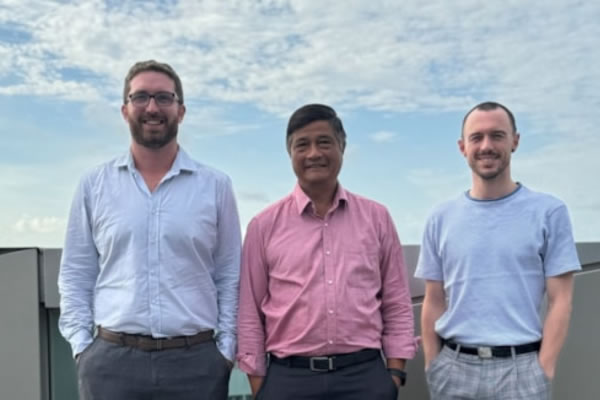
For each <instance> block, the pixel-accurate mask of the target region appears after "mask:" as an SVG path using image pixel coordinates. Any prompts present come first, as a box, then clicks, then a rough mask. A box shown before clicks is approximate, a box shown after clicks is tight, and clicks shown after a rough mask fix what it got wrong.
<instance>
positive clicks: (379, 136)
mask: <svg viewBox="0 0 600 400" xmlns="http://www.w3.org/2000/svg"><path fill="white" fill-rule="evenodd" d="M396 136H398V134H397V133H395V132H390V131H379V132H375V133H372V134H370V135H369V138H371V140H372V141H374V142H375V143H389V142H393V141H394V139H395V138H396Z"/></svg>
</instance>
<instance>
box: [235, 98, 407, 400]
mask: <svg viewBox="0 0 600 400" xmlns="http://www.w3.org/2000/svg"><path fill="white" fill-rule="evenodd" d="M345 147H346V133H345V131H344V127H343V126H342V121H341V120H340V118H339V117H338V116H337V114H336V112H335V110H333V108H331V107H329V106H326V105H322V104H309V105H306V106H304V107H301V108H299V109H298V110H296V111H295V112H294V113H293V114H292V116H291V117H290V120H289V123H288V128H287V151H288V154H289V155H290V159H291V162H292V168H293V170H294V172H295V174H296V176H297V178H298V182H297V184H296V186H295V187H294V190H293V192H292V193H291V194H290V195H288V196H286V197H284V198H283V199H282V200H280V201H278V202H277V203H275V204H273V205H272V206H270V207H268V208H267V209H266V210H264V211H263V212H261V213H260V214H258V215H257V216H256V217H255V218H254V219H253V220H252V221H251V222H250V224H249V225H248V229H247V231H246V239H245V241H244V249H243V257H242V277H241V281H240V314H239V324H238V326H239V333H240V335H239V349H238V356H237V359H238V361H239V366H240V369H242V370H243V371H244V372H246V373H247V374H248V375H249V379H250V384H251V386H252V392H253V394H255V395H257V397H256V398H257V399H260V400H336V399H339V400H365V399H368V400H394V399H396V397H397V395H398V387H399V386H400V385H403V384H404V382H405V379H406V374H405V372H404V366H405V361H406V359H410V358H413V356H414V354H415V352H416V342H415V339H414V333H413V312H412V305H411V298H410V293H409V290H408V280H407V276H406V271H405V268H404V259H403V256H402V246H401V245H400V240H399V239H398V235H397V233H396V229H395V227H394V222H393V221H392V218H391V217H390V215H389V213H388V211H387V210H386V209H385V207H384V206H382V205H381V204H378V203H376V202H374V201H372V200H368V199H366V198H364V197H361V196H358V195H355V194H353V193H351V192H349V191H347V190H346V189H344V188H343V187H342V186H341V184H340V183H339V182H338V174H339V172H340V169H341V167H342V159H343V154H344V149H345ZM382 352H383V356H384V357H385V358H386V362H385V363H384V361H383V360H382ZM267 355H269V356H267Z"/></svg>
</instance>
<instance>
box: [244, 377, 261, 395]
mask: <svg viewBox="0 0 600 400" xmlns="http://www.w3.org/2000/svg"><path fill="white" fill-rule="evenodd" d="M264 379H265V377H264V376H257V375H248V381H249V382H250V390H251V391H252V396H253V397H256V394H257V393H258V391H259V390H260V387H261V386H262V384H263V381H264Z"/></svg>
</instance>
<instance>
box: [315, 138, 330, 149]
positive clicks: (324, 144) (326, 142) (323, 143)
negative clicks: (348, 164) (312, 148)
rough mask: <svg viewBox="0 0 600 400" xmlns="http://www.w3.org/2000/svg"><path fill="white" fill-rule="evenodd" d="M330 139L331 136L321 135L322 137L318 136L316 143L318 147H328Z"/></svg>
mask: <svg viewBox="0 0 600 400" xmlns="http://www.w3.org/2000/svg"><path fill="white" fill-rule="evenodd" d="M331 143H332V140H331V138H328V137H323V138H319V140H317V144H318V145H319V146H320V147H329V146H331Z"/></svg>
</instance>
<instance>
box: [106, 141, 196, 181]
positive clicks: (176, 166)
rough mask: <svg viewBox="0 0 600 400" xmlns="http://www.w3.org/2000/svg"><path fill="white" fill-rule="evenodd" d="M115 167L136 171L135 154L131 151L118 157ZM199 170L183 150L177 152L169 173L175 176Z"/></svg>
mask: <svg viewBox="0 0 600 400" xmlns="http://www.w3.org/2000/svg"><path fill="white" fill-rule="evenodd" d="M115 166H116V167H117V168H123V167H127V168H128V169H129V170H130V171H135V169H136V168H135V163H134V161H133V154H131V150H129V151H128V152H127V154H123V155H122V156H120V157H118V158H117V160H116V162H115ZM197 170H198V166H197V165H196V163H194V161H193V160H192V159H191V158H190V156H188V154H187V153H186V152H185V150H183V149H182V148H181V146H180V147H179V149H178V150H177V155H176V156H175V160H174V161H173V165H172V166H171V169H170V170H169V172H171V173H173V174H179V173H180V172H181V171H189V172H195V171H197Z"/></svg>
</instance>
